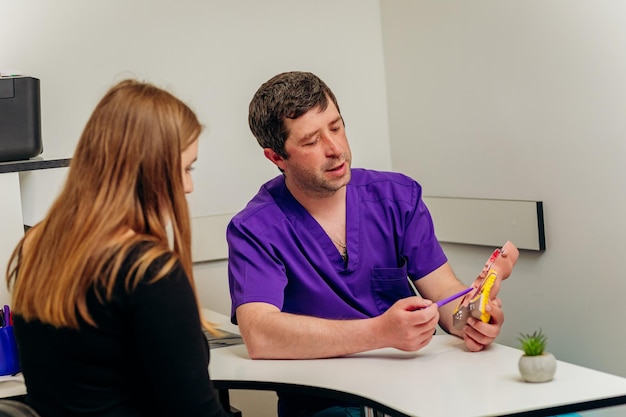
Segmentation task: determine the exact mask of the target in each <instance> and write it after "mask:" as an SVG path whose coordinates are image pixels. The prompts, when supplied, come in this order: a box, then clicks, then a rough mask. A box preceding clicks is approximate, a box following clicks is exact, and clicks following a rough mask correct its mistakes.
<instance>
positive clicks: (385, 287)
mask: <svg viewBox="0 0 626 417" xmlns="http://www.w3.org/2000/svg"><path fill="white" fill-rule="evenodd" d="M401 262H402V264H401V265H400V267H398V268H372V292H373V295H374V302H375V303H376V307H378V311H379V312H380V313H381V314H382V313H384V312H385V311H387V309H388V308H389V307H391V306H392V305H393V303H395V302H396V301H398V300H400V299H402V298H406V297H409V296H412V295H414V294H413V293H412V292H411V288H410V287H409V281H408V280H407V275H406V259H404V258H402V260H401Z"/></svg>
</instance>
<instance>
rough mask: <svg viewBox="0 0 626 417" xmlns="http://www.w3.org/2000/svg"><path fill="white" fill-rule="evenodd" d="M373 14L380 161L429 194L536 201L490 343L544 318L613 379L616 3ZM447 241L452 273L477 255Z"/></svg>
mask: <svg viewBox="0 0 626 417" xmlns="http://www.w3.org/2000/svg"><path fill="white" fill-rule="evenodd" d="M381 14H382V22H383V39H384V41H383V46H384V52H385V65H386V77H387V90H388V107H389V124H390V137H391V149H392V166H393V168H394V169H395V170H399V171H403V172H405V173H407V174H410V175H411V176H414V177H415V178H417V179H418V180H419V181H420V182H421V183H422V185H423V186H424V189H425V193H426V194H427V195H432V196H454V197H481V198H506V199H529V200H542V201H543V202H544V212H545V221H546V239H547V242H546V244H547V250H546V251H545V253H543V254H540V253H533V252H523V253H521V256H520V260H519V262H518V264H517V267H516V269H515V271H514V273H513V275H512V276H511V278H510V280H509V281H508V282H506V283H505V285H504V286H503V288H502V291H501V297H502V299H503V301H504V303H505V313H506V323H505V325H504V328H503V333H502V335H501V337H500V339H499V341H500V342H503V343H505V344H509V345H512V346H517V341H516V337H517V336H518V334H519V332H529V331H533V330H535V329H538V328H542V329H543V330H544V332H545V333H547V335H548V337H549V339H548V348H549V350H551V351H552V352H554V353H555V354H556V356H557V357H558V358H560V359H563V360H567V361H571V362H575V363H578V364H582V365H585V366H589V367H593V368H597V369H600V370H604V371H607V372H610V373H615V374H619V375H622V376H626V361H624V360H623V353H624V352H625V351H626V331H624V329H625V325H624V319H623V314H622V310H623V303H624V294H626V279H624V267H623V263H624V256H623V254H622V252H623V251H624V248H625V245H624V235H625V232H626V217H625V216H624V213H626V168H625V167H626V53H625V51H626V25H624V17H625V16H626V2H623V1H620V0H598V1H593V2H589V1H586V0H548V1H546V0H527V1H514V0H480V1H471V2H468V1H464V0H446V1H428V0H422V1H418V0H381ZM445 249H446V252H447V254H448V255H449V258H450V261H451V264H452V266H453V268H455V270H456V272H457V274H458V275H459V276H460V277H462V279H464V280H466V282H470V280H471V279H472V278H473V277H475V276H476V274H477V273H478V272H479V270H480V268H481V266H482V264H483V262H484V261H485V260H486V257H487V256H488V255H489V253H490V252H491V248H479V247H470V246H461V245H446V247H445ZM557 372H558V371H557ZM609 411H613V412H614V413H616V414H615V415H624V413H625V411H626V410H624V409H623V408H622V409H621V410H609ZM602 415H604V414H602Z"/></svg>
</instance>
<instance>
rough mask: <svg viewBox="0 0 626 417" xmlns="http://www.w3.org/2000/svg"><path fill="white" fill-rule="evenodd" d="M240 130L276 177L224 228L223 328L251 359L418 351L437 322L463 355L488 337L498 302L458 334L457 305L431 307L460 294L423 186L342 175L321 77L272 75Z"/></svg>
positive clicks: (334, 411) (299, 401)
mask: <svg viewBox="0 0 626 417" xmlns="http://www.w3.org/2000/svg"><path fill="white" fill-rule="evenodd" d="M249 123H250V129H251V130H252V133H253V134H254V136H255V137H256V138H257V141H258V142H259V144H260V145H261V147H262V148H263V153H264V155H265V157H266V158H267V159H269V160H270V161H271V162H272V163H273V164H275V165H276V166H277V167H278V169H279V170H280V171H281V173H282V174H281V175H279V176H278V177H276V178H274V179H273V180H271V181H269V182H267V183H266V184H264V185H263V186H262V187H261V189H260V190H259V192H258V194H257V195H256V196H254V198H253V199H252V200H251V201H250V202H249V203H248V205H247V206H246V208H245V209H244V210H242V211H241V212H240V213H239V214H237V215H236V216H235V217H234V218H233V220H232V221H231V223H230V224H229V226H228V231H227V239H228V244H229V266H228V275H229V283H230V292H231V297H232V320H233V322H234V323H237V324H238V325H239V329H240V331H241V334H242V336H243V339H244V341H245V343H246V346H247V349H248V352H249V354H250V357H251V358H253V359H256V358H264V359H277V358H278V359H307V358H326V357H334V356H340V355H347V354H351V353H356V352H362V351H366V350H371V349H377V348H384V347H393V348H397V349H401V350H404V351H417V350H419V349H421V348H422V347H424V346H425V345H427V344H428V343H429V342H430V340H431V339H432V336H433V334H434V332H435V326H436V325H437V323H439V324H440V325H441V327H442V328H443V329H445V330H446V331H448V332H450V333H452V334H455V335H457V336H459V337H461V338H463V340H464V341H465V345H466V346H467V348H468V349H469V350H470V351H479V350H482V349H484V348H485V346H487V345H489V344H490V343H492V342H493V341H494V339H495V338H496V336H498V334H499V332H500V327H501V325H502V321H503V319H504V315H503V312H502V309H501V303H500V300H499V299H495V300H493V301H492V302H491V303H490V305H489V307H488V309H489V311H490V314H491V321H490V322H489V323H483V322H481V321H477V320H475V319H472V318H470V319H469V321H468V323H467V325H466V326H465V327H464V328H463V329H462V330H455V329H454V328H453V326H452V311H453V309H454V307H455V303H450V304H448V305H446V306H443V307H441V308H437V306H436V305H435V304H434V302H436V301H437V300H441V299H443V298H446V297H448V296H450V295H452V294H454V293H457V292H459V291H460V290H463V289H464V288H466V286H465V285H464V284H463V283H461V282H460V281H459V280H458V279H457V278H456V277H455V275H454V273H453V272H452V269H451V268H450V266H449V265H448V262H447V259H446V256H445V254H444V253H443V250H442V249H441V246H440V245H439V243H438V241H437V238H436V236H435V231H434V228H433V223H432V220H431V217H430V214H429V212H428V210H427V208H426V206H425V205H424V202H423V201H422V189H421V187H420V185H419V184H418V183H417V182H415V181H414V180H412V179H411V178H408V177H406V176H404V175H402V174H398V173H390V172H378V171H371V170H365V169H351V167H350V163H351V159H352V155H351V152H350V146H349V145H348V139H347V137H346V132H345V126H344V121H343V118H342V117H341V113H340V111H339V105H338V104H337V100H336V98H335V95H334V94H333V92H332V91H331V90H330V89H329V88H328V86H327V85H326V84H325V83H324V82H323V81H322V80H320V79H319V78H318V77H317V76H315V75H313V74H311V73H305V72H288V73H283V74H279V75H276V76H275V77H273V78H272V79H270V80H269V81H267V82H266V83H264V84H263V85H262V86H261V87H260V88H259V90H258V91H257V92H256V94H255V95H254V97H253V98H252V101H251V102H250V113H249ZM407 277H409V278H410V280H411V281H413V283H414V285H415V287H416V288H417V290H418V292H419V295H415V294H413V292H412V290H411V286H410V284H409V281H408V280H407ZM329 378H332V376H330V375H329ZM278 395H279V406H278V408H279V415H280V416H282V417H286V416H298V417H304V416H306V417H308V416H315V417H322V416H346V415H348V416H349V415H360V414H359V408H358V405H357V406H355V405H354V404H349V403H342V402H341V401H335V400H332V401H331V400H328V399H321V398H312V397H309V396H304V395H295V394H293V393H291V394H290V393H278Z"/></svg>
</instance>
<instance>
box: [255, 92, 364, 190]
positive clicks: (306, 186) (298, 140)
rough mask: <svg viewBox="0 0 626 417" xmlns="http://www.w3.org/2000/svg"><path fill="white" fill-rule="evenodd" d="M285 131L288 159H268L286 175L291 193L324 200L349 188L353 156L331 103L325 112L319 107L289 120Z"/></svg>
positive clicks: (339, 117) (340, 121)
mask: <svg viewBox="0 0 626 417" xmlns="http://www.w3.org/2000/svg"><path fill="white" fill-rule="evenodd" d="M285 127H286V128H287V131H288V132H289V136H288V137H287V140H286V141H285V151H286V153H287V155H288V158H287V159H283V158H280V157H278V156H277V155H276V154H274V155H273V157H272V158H270V157H269V156H268V158H270V159H271V160H272V161H273V162H274V163H275V164H276V165H277V166H278V167H279V168H281V169H282V170H283V171H284V173H285V181H286V183H287V186H288V187H289V189H290V190H291V191H292V192H294V191H296V192H297V191H300V192H302V193H304V194H306V195H308V196H310V197H324V196H329V195H332V194H334V193H335V191H337V190H339V189H341V188H342V187H344V186H345V185H347V184H348V182H349V181H350V164H351V162H352V154H351V153H350V146H349V145H348V138H347V137H346V131H345V126H344V124H343V120H342V118H341V115H340V114H339V111H338V110H337V107H335V105H334V103H333V102H332V101H330V100H329V104H328V107H327V108H326V110H324V111H320V109H319V107H316V108H313V109H311V110H309V111H308V112H306V113H305V114H303V115H302V116H300V117H298V118H297V119H295V120H294V119H286V120H285ZM266 156H267V153H266Z"/></svg>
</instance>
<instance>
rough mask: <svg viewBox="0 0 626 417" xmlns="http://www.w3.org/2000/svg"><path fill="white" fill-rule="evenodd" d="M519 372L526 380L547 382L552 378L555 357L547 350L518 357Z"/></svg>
mask: <svg viewBox="0 0 626 417" xmlns="http://www.w3.org/2000/svg"><path fill="white" fill-rule="evenodd" d="M518 365H519V372H520V374H521V375H522V378H523V379H524V381H526V382H547V381H551V380H552V378H554V373H555V372H556V358H555V357H554V355H553V354H551V353H549V352H544V353H543V354H542V355H537V356H526V355H523V356H522V357H521V358H519V364H518Z"/></svg>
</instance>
